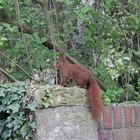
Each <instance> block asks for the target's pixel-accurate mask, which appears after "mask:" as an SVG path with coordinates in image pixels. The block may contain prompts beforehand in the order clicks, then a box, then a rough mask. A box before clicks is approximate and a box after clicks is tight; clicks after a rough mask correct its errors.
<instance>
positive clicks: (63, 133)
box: [34, 106, 97, 140]
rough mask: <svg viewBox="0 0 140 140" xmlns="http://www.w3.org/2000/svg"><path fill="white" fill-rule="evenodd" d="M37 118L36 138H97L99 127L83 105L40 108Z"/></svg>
mask: <svg viewBox="0 0 140 140" xmlns="http://www.w3.org/2000/svg"><path fill="white" fill-rule="evenodd" d="M36 120H37V132H36V134H35V139H34V140H97V128H96V126H95V124H94V122H93V120H92V118H91V114H90V112H89V110H88V109H87V108H85V107H83V106H73V107H57V108H49V109H44V110H38V111H37V112H36Z"/></svg>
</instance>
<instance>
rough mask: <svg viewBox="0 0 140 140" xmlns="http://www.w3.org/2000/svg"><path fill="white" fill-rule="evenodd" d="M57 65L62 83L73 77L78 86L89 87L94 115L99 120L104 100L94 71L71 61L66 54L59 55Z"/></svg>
mask: <svg viewBox="0 0 140 140" xmlns="http://www.w3.org/2000/svg"><path fill="white" fill-rule="evenodd" d="M55 66H56V67H58V68H59V69H60V85H62V86H63V85H64V83H65V82H67V81H68V80H70V79H73V80H74V81H75V82H76V83H77V85H78V87H80V88H86V89H88V93H89V100H90V104H91V113H92V117H93V119H94V120H95V121H96V122H98V121H99V119H100V115H101V113H102V112H103V101H102V98H101V94H100V87H99V85H98V83H97V81H96V79H95V77H94V76H93V75H92V73H91V72H90V71H89V70H88V69H86V68H84V67H83V66H81V65H78V64H71V63H69V62H68V61H67V59H66V57H65V55H64V54H61V55H60V56H59V59H58V61H57V62H56V64H55Z"/></svg>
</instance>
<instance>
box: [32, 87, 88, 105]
mask: <svg viewBox="0 0 140 140" xmlns="http://www.w3.org/2000/svg"><path fill="white" fill-rule="evenodd" d="M45 90H47V92H48V93H51V94H52V102H51V105H50V106H51V107H58V106H74V105H86V106H87V105H88V96H87V90H85V89H81V88H77V87H69V88H67V87H62V86H58V85H57V86H56V85H53V86H50V85H44V86H41V85H40V86H37V87H35V90H32V91H31V92H33V93H32V95H34V97H35V99H36V100H37V101H38V103H41V98H42V97H43V96H44V94H45V92H44V91H45Z"/></svg>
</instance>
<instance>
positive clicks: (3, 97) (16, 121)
mask: <svg viewBox="0 0 140 140" xmlns="http://www.w3.org/2000/svg"><path fill="white" fill-rule="evenodd" d="M36 108H37V103H36V102H35V101H33V100H32V99H29V97H28V95H27V90H26V88H25V85H24V83H19V84H17V85H13V84H11V85H0V126H1V127H0V139H1V140H25V139H31V138H32V134H33V132H34V131H35V129H36V124H35V122H34V119H33V112H34V111H35V110H36Z"/></svg>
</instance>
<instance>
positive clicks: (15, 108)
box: [7, 103, 20, 113]
mask: <svg viewBox="0 0 140 140" xmlns="http://www.w3.org/2000/svg"><path fill="white" fill-rule="evenodd" d="M7 108H8V109H11V110H12V112H13V113H16V112H18V111H19V108H20V105H19V104H18V103H14V104H11V105H9V106H8V107H7Z"/></svg>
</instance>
